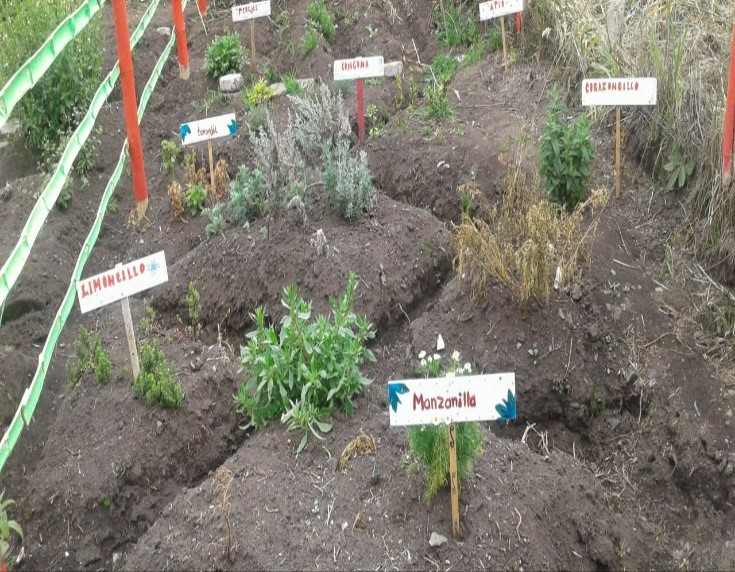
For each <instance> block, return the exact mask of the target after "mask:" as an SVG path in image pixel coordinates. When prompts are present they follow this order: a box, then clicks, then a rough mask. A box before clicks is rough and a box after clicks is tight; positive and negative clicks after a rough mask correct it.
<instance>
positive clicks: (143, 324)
mask: <svg viewBox="0 0 735 572" xmlns="http://www.w3.org/2000/svg"><path fill="white" fill-rule="evenodd" d="M155 320H156V311H155V310H154V309H153V307H152V306H151V305H149V304H146V305H145V308H144V310H143V317H142V318H141V319H140V323H139V324H138V326H139V328H140V331H141V332H143V335H144V336H150V335H151V333H152V332H153V323H154V322H155Z"/></svg>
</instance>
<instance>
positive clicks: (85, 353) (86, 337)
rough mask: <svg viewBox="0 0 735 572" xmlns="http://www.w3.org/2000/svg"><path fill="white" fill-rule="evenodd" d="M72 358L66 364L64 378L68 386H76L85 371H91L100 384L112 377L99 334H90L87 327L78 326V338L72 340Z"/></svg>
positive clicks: (108, 360) (110, 363)
mask: <svg viewBox="0 0 735 572" xmlns="http://www.w3.org/2000/svg"><path fill="white" fill-rule="evenodd" d="M74 354H75V358H76V360H75V361H76V363H75V361H74V360H69V361H68V362H67V364H66V380H67V383H68V384H69V386H70V387H76V385H77V384H78V383H79V381H80V380H81V379H82V377H83V376H84V374H85V373H87V372H88V371H91V372H93V373H94V378H95V379H96V380H97V383H99V384H100V385H106V384H107V383H109V382H110V380H111V379H112V362H110V358H109V356H108V355H107V352H106V351H105V349H104V348H103V347H102V342H101V340H100V336H99V334H95V335H94V336H91V335H90V334H89V331H87V328H85V327H84V326H79V339H78V340H77V341H76V342H74Z"/></svg>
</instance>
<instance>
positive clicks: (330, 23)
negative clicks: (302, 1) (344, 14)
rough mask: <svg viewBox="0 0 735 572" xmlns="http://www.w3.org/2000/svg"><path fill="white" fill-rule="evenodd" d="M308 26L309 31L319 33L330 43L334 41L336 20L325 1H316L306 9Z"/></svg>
mask: <svg viewBox="0 0 735 572" xmlns="http://www.w3.org/2000/svg"><path fill="white" fill-rule="evenodd" d="M306 25H307V27H308V28H309V29H313V30H315V31H317V32H319V33H320V34H321V35H322V36H323V37H324V39H325V40H327V41H328V42H330V43H331V42H332V41H333V40H334V36H335V28H334V18H332V14H330V12H329V10H328V9H327V7H326V6H325V5H324V2H323V0H315V1H314V2H312V3H311V4H309V6H308V7H307V8H306Z"/></svg>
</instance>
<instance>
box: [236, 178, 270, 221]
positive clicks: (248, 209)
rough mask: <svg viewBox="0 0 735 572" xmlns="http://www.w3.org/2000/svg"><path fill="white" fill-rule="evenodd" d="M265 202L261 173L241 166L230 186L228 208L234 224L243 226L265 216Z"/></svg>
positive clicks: (264, 185)
mask: <svg viewBox="0 0 735 572" xmlns="http://www.w3.org/2000/svg"><path fill="white" fill-rule="evenodd" d="M266 201H267V189H266V182H265V177H264V176H263V173H261V172H260V171H257V170H256V171H250V169H248V168H247V167H246V166H245V165H242V166H241V167H240V170H239V171H238V172H237V176H236V177H235V180H233V181H232V185H231V186H230V202H229V205H228V208H229V210H230V212H231V213H232V217H233V218H234V219H235V223H236V224H238V225H243V224H245V223H246V222H250V221H251V220H253V219H255V218H257V217H261V216H263V215H265V213H266V212H267V206H266Z"/></svg>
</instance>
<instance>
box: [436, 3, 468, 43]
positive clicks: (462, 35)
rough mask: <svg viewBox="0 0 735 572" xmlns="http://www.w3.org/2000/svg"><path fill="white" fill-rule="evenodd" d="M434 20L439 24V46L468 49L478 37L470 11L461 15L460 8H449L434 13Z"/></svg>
mask: <svg viewBox="0 0 735 572" xmlns="http://www.w3.org/2000/svg"><path fill="white" fill-rule="evenodd" d="M434 17H435V20H436V21H437V22H438V24H439V33H438V36H437V39H438V41H439V45H440V46H444V47H448V48H453V47H461V46H465V47H469V46H471V45H472V44H473V43H475V41H476V40H477V37H478V32H477V22H476V17H475V14H474V13H473V12H472V11H471V10H467V11H466V13H465V14H462V7H461V6H459V7H455V6H451V7H449V8H447V9H446V10H444V11H443V13H438V10H435V12H434Z"/></svg>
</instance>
